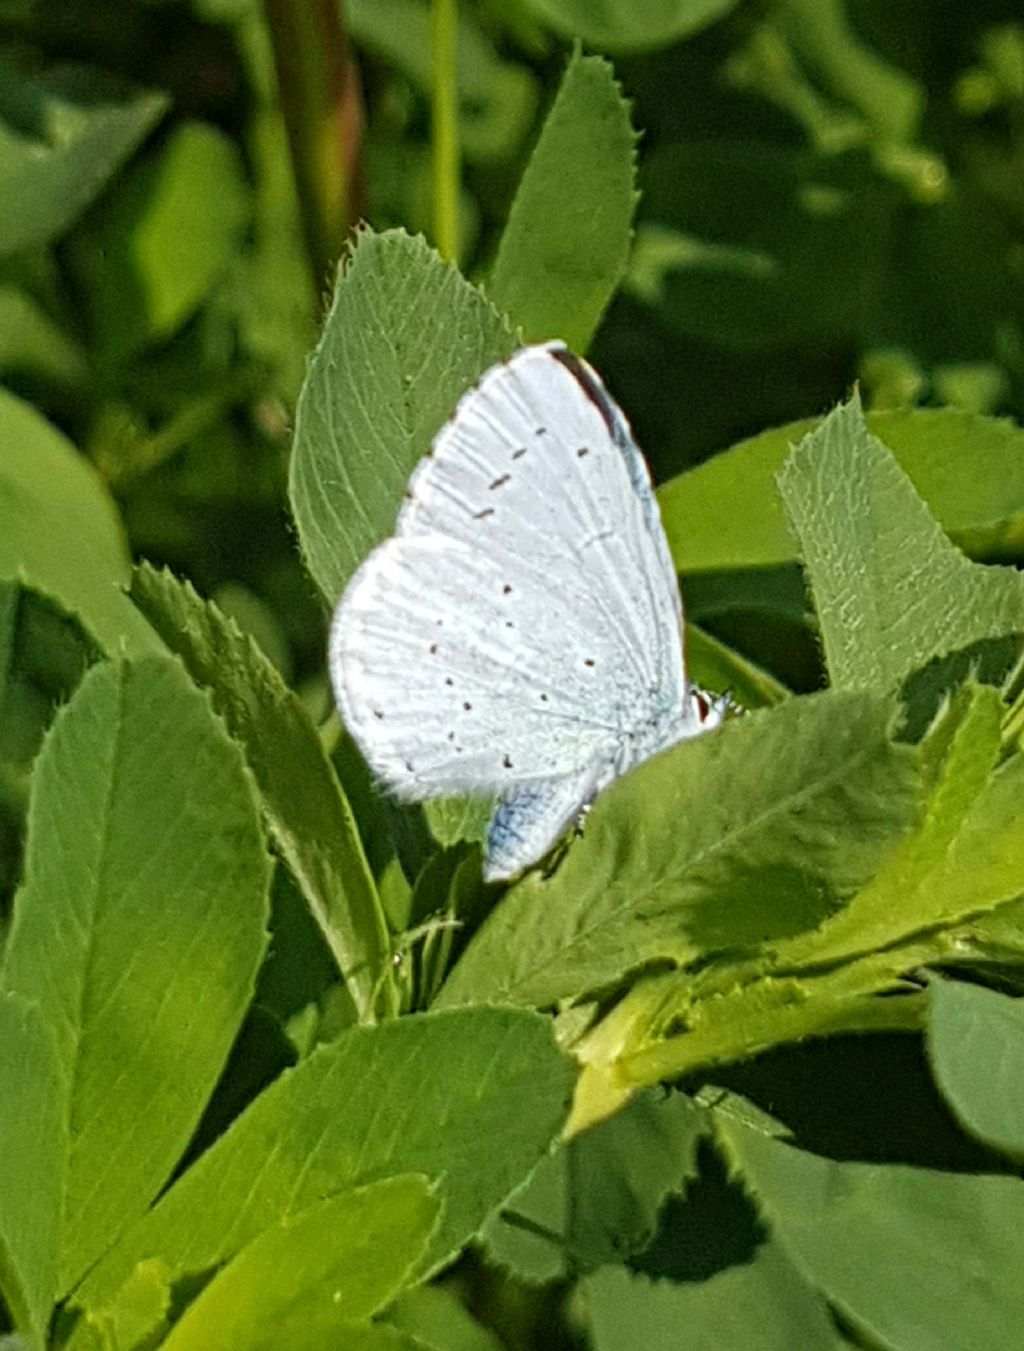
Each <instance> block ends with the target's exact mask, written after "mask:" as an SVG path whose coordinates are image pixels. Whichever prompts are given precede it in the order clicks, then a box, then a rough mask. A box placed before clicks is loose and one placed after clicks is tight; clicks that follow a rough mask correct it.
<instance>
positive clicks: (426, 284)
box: [289, 230, 516, 604]
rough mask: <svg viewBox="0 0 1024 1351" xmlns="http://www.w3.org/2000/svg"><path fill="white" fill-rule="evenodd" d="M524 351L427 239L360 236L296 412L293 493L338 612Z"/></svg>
mask: <svg viewBox="0 0 1024 1351" xmlns="http://www.w3.org/2000/svg"><path fill="white" fill-rule="evenodd" d="M515 347H516V341H515V339H514V338H513V336H512V334H511V333H510V332H509V331H508V329H507V327H506V325H505V322H504V320H503V319H502V317H501V316H500V315H499V314H498V312H497V310H495V309H494V307H493V306H492V305H491V304H490V302H489V301H487V300H486V299H485V298H484V297H483V296H482V295H481V293H480V292H479V291H477V290H476V289H475V288H474V287H472V286H470V285H469V283H468V282H466V281H464V280H463V278H462V277H461V276H460V275H459V273H458V272H457V271H456V270H455V269H454V268H453V267H451V266H450V265H449V264H447V263H445V262H443V261H442V260H441V259H440V258H439V257H438V255H437V254H436V253H434V252H433V250H431V249H429V248H428V247H427V245H426V244H425V243H424V241H423V240H422V239H418V238H417V239H413V238H411V237H410V236H408V235H406V234H404V233H402V231H399V230H392V231H388V232H387V233H385V234H382V235H375V234H372V233H370V232H366V233H364V234H362V235H360V237H359V240H358V242H357V244H356V246H355V248H354V250H353V252H352V256H351V259H350V260H349V263H348V266H347V268H346V269H345V271H344V273H343V274H342V275H341V276H340V277H339V280H338V285H337V288H336V290H335V293H334V302H333V304H332V305H331V309H330V312H329V313H328V315H327V321H326V324H325V326H324V331H323V336H322V337H321V339H320V342H319V345H318V346H317V348H316V351H315V352H314V353H313V358H312V361H311V363H310V367H309V373H308V375H307V376H306V380H305V383H304V385H303V387H302V393H301V394H300V395H299V403H298V408H297V409H296V413H295V441H294V445H293V449H292V462H291V481H290V485H289V491H290V496H291V504H292V512H293V514H294V516H295V522H296V525H297V526H298V530H299V539H300V541H301V543H302V550H303V553H304V555H305V559H306V564H307V566H308V568H309V570H310V572H311V573H312V575H313V578H314V580H315V581H316V583H317V584H318V586H319V587H320V590H321V591H322V592H323V594H324V596H325V597H326V598H327V600H328V601H330V602H331V603H332V604H333V603H334V602H336V601H337V600H338V599H339V598H340V596H341V593H342V591H343V590H344V588H345V584H346V582H347V581H348V580H349V578H350V577H351V576H352V574H353V573H354V572H355V570H356V568H357V567H358V566H359V564H360V563H361V562H362V560H363V559H364V558H365V556H366V555H367V553H369V551H370V549H372V548H373V546H374V545H375V544H379V543H380V541H381V540H382V539H385V538H386V537H387V536H388V535H390V534H391V531H392V529H393V527H394V524H395V516H396V515H397V513H398V508H399V506H400V505H401V502H402V494H403V493H404V491H405V485H406V483H407V481H408V478H409V475H410V474H411V472H412V470H413V468H414V467H415V465H416V462H417V461H418V460H419V458H420V456H421V455H423V454H424V453H425V452H426V450H427V449H428V448H429V446H430V441H431V438H432V437H433V436H434V435H435V433H436V432H437V431H439V430H440V428H441V426H442V425H443V423H444V422H445V421H446V420H447V419H448V418H449V417H450V416H451V414H452V411H453V409H454V408H455V405H456V403H457V402H458V399H459V397H460V396H461V395H462V394H464V393H465V392H466V390H467V389H468V388H469V386H470V385H471V384H472V383H473V381H474V380H475V379H476V377H477V376H478V375H480V373H481V372H482V371H483V370H485V369H486V367H487V366H489V365H491V364H492V363H493V362H495V361H500V360H502V359H503V358H505V357H508V356H510V355H511V353H512V352H513V351H514V349H515Z"/></svg>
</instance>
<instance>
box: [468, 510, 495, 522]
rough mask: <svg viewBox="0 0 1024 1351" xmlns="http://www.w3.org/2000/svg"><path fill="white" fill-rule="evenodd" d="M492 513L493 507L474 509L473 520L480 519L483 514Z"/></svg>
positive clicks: (490, 514)
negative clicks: (481, 509) (480, 509)
mask: <svg viewBox="0 0 1024 1351" xmlns="http://www.w3.org/2000/svg"><path fill="white" fill-rule="evenodd" d="M493 515H494V508H493V507H484V509H483V511H475V512H474V513H473V520H474V521H482V520H483V519H484V517H485V516H493Z"/></svg>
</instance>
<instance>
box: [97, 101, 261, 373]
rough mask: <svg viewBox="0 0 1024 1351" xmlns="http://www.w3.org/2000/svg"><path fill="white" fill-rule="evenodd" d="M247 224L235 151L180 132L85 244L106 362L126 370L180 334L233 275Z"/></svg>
mask: <svg viewBox="0 0 1024 1351" xmlns="http://www.w3.org/2000/svg"><path fill="white" fill-rule="evenodd" d="M248 218H249V200H248V190H247V187H246V184H245V179H244V175H243V170H242V164H241V160H240V157H239V155H238V151H237V149H236V147H235V145H234V144H233V143H232V141H231V140H230V139H229V138H228V137H227V136H225V135H224V134H223V132H220V131H216V130H214V128H213V127H209V126H206V125H204V124H203V123H200V122H182V123H180V124H179V125H178V126H177V127H176V128H175V129H174V131H173V133H172V134H171V136H170V137H169V138H168V140H167V142H166V144H164V145H163V146H162V147H161V148H160V151H159V152H158V154H157V155H156V157H155V158H153V159H150V160H148V161H147V162H146V163H144V164H143V165H141V166H140V167H139V168H138V169H137V170H136V171H135V172H134V173H132V174H131V175H129V176H128V177H127V178H126V179H125V180H124V181H123V182H122V183H121V184H119V186H118V188H117V189H116V190H115V191H114V192H113V193H111V195H110V196H109V198H108V199H107V200H106V201H105V202H104V203H103V206H102V208H101V210H100V212H99V215H98V219H96V220H95V221H93V222H91V224H90V228H89V230H88V231H86V232H85V233H84V234H83V235H82V236H81V237H80V238H79V239H78V240H76V247H75V252H74V256H75V260H76V262H77V264H78V267H79V271H80V274H81V277H82V282H83V286H84V288H85V292H86V297H85V298H86V303H87V306H88V309H89V312H90V314H91V317H92V324H93V332H94V337H95V340H96V342H97V343H98V345H99V348H100V351H101V352H102V354H103V355H104V356H105V357H106V358H108V359H109V360H112V361H120V360H123V359H124V358H125V357H127V356H129V355H131V354H132V353H133V352H135V351H137V350H138V349H139V348H141V347H144V346H146V345H147V344H149V343H152V342H155V341H158V340H159V339H161V338H166V337H168V336H169V335H170V334H171V333H173V332H174V331H175V330H176V329H178V328H179V327H180V326H181V324H182V323H184V321H185V320H186V319H188V318H189V316H190V315H191V314H192V313H194V311H195V310H196V309H197V308H198V307H199V305H200V304H201V303H202V301H203V300H204V299H205V297H206V295H207V294H208V293H209V291H210V289H211V288H212V286H213V285H214V283H215V282H216V281H217V280H218V279H219V278H220V277H221V276H222V274H223V273H224V270H225V268H226V266H227V264H228V262H229V261H230V259H231V258H232V256H233V255H234V253H235V252H236V251H237V249H238V247H239V244H240V243H241V239H242V234H243V232H244V230H245V228H246V224H247V222H248Z"/></svg>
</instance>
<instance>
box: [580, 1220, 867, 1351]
mask: <svg viewBox="0 0 1024 1351" xmlns="http://www.w3.org/2000/svg"><path fill="white" fill-rule="evenodd" d="M583 1290H584V1298H585V1300H586V1308H587V1312H588V1315H589V1322H590V1327H591V1332H592V1336H593V1347H594V1351H634V1348H635V1347H640V1346H642V1347H643V1348H644V1351H677V1348H678V1347H680V1346H685V1347H686V1351H750V1349H751V1348H753V1347H756V1348H757V1351H794V1348H795V1347H799V1348H800V1351H840V1349H841V1348H842V1347H844V1346H846V1345H847V1343H845V1342H843V1341H841V1340H840V1337H839V1334H838V1333H837V1332H836V1329H835V1325H834V1323H833V1322H832V1319H831V1317H830V1316H829V1312H828V1306H827V1305H826V1303H825V1301H824V1299H822V1297H821V1296H820V1295H819V1294H818V1293H817V1292H816V1291H814V1290H812V1289H811V1288H810V1287H809V1286H808V1285H807V1284H806V1282H805V1281H804V1280H803V1279H802V1278H801V1277H800V1276H799V1275H798V1273H797V1272H796V1270H795V1269H794V1267H793V1265H792V1263H791V1262H790V1261H789V1259H788V1258H787V1256H786V1254H785V1252H784V1251H783V1250H782V1249H781V1248H780V1247H779V1245H778V1244H776V1243H772V1242H770V1241H769V1242H766V1243H762V1244H761V1245H760V1246H759V1247H758V1248H757V1249H756V1251H755V1252H754V1256H753V1258H752V1259H751V1260H749V1261H747V1262H743V1263H740V1264H737V1265H735V1266H729V1267H725V1268H724V1269H723V1270H721V1271H716V1272H714V1273H713V1274H712V1275H711V1276H708V1277H706V1278H705V1279H703V1280H690V1281H673V1280H669V1279H667V1278H663V1279H661V1280H651V1279H650V1277H648V1276H644V1275H638V1274H634V1273H632V1272H630V1271H629V1270H627V1269H625V1268H623V1267H606V1268H605V1269H604V1270H603V1271H599V1272H597V1273H596V1275H593V1276H590V1277H588V1279H587V1280H586V1281H585V1282H584V1285H583Z"/></svg>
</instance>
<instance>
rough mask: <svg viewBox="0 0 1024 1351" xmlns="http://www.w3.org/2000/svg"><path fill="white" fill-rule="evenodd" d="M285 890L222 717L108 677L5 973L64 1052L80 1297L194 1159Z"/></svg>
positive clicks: (58, 760)
mask: <svg viewBox="0 0 1024 1351" xmlns="http://www.w3.org/2000/svg"><path fill="white" fill-rule="evenodd" d="M268 884H269V860H268V858H267V855H266V852H265V850H264V847H263V838H262V833H261V830H260V823H259V817H258V813H257V809H256V805H255V803H254V801H253V796H252V792H251V789H250V786H249V782H248V778H247V775H246V772H245V769H244V766H243V762H242V757H241V754H240V752H239V750H238V748H237V746H236V745H235V744H234V742H232V741H231V740H230V739H229V738H228V736H227V735H226V733H225V732H224V730H223V728H222V726H221V725H220V723H219V722H218V721H217V720H216V719H215V718H214V716H213V714H212V713H211V711H210V707H209V703H208V700H207V698H206V697H205V696H203V695H201V694H199V693H198V692H197V691H196V690H195V689H194V688H193V687H192V685H191V684H190V683H189V681H188V679H187V677H186V676H185V674H184V672H183V671H182V670H181V668H180V667H179V666H178V664H177V662H173V661H171V660H170V659H169V658H158V657H151V658H145V659H143V660H141V661H139V662H137V663H131V664H126V665H113V664H107V663H103V664H101V665H99V666H95V667H93V669H92V670H91V671H90V672H89V673H88V674H87V675H86V677H85V679H84V680H83V682H82V684H81V685H80V686H79V688H78V690H77V692H76V693H75V695H74V697H73V698H72V700H71V702H70V703H69V704H67V705H66V707H65V708H64V710H63V711H62V713H61V714H60V716H59V717H58V719H57V720H56V722H55V723H54V726H53V728H52V730H51V731H50V733H49V734H48V736H47V738H46V741H45V743H44V746H43V749H42V751H41V752H40V756H39V759H38V761H37V764H36V769H35V773H34V775H33V781H32V798H31V804H30V809H29V831H28V842H27V846H26V861H25V881H24V883H23V885H22V888H21V890H20V892H19V893H18V895H17V897H16V899H15V909H14V922H13V925H12V928H11V933H10V938H9V940H8V944H7V949H6V953H5V961H4V967H3V985H4V988H5V989H6V990H9V991H13V992H15V993H17V994H20V995H22V996H23V997H25V998H28V999H34V1000H36V1001H37V1002H38V1004H39V1007H40V1010H41V1011H42V1014H43V1017H44V1019H45V1021H46V1023H47V1024H48V1026H49V1027H50V1028H52V1030H53V1032H54V1033H55V1035H56V1038H57V1052H58V1063H59V1066H60V1076H61V1093H62V1102H61V1112H62V1116H63V1118H64V1119H65V1120H66V1121H67V1122H68V1127H69V1132H70V1134H69V1145H68V1157H67V1179H66V1185H65V1191H64V1207H63V1223H62V1233H61V1261H60V1282H59V1285H60V1290H61V1291H62V1292H64V1291H67V1290H69V1289H70V1288H71V1287H72V1286H73V1285H74V1283H75V1282H76V1280H78V1279H79V1278H80V1277H81V1275H82V1273H83V1272H84V1271H85V1270H86V1269H87V1268H88V1267H89V1266H90V1265H91V1264H92V1263H93V1262H94V1261H95V1260H96V1258H97V1257H99V1256H100V1255H101V1253H103V1252H104V1251H105V1249H106V1248H108V1247H109V1246H110V1245H111V1244H112V1243H113V1242H114V1240H115V1239H116V1238H117V1236H118V1235H119V1234H120V1233H121V1232H122V1231H123V1230H124V1228H125V1227H126V1226H127V1225H128V1224H129V1223H130V1222H131V1221H132V1220H133V1219H134V1218H135V1217H136V1216H138V1215H139V1214H141V1213H142V1211H144V1210H145V1208H146V1206H147V1205H148V1204H149V1202H150V1201H151V1200H152V1198H153V1196H154V1195H155V1193H156V1192H157V1191H158V1190H159V1188H160V1186H161V1185H162V1184H163V1183H164V1182H165V1181H166V1179H167V1177H168V1175H169V1173H170V1172H171V1169H172V1168H173V1167H174V1164H175V1163H176V1162H177V1160H178V1158H179V1157H180V1156H181V1153H182V1150H183V1149H184V1147H185V1145H186V1144H187V1143H188V1140H189V1138H190V1136H191V1134H192V1132H193V1131H194V1129H195V1127H196V1125H197V1123H198V1120H199V1116H200V1114H201V1112H202V1109H203V1107H204V1106H205V1104H206V1099H207V1098H208V1096H209V1094H210V1091H211V1089H212V1088H213V1085H214V1083H215V1081H216V1079H217V1076H218V1075H219V1073H220V1070H221V1068H222V1067H223V1064H224V1061H225V1059H226V1057H227V1054H228V1051H229V1050H230V1047H231V1043H232V1041H233V1040H234V1037H235V1034H236V1032H237V1031H238V1028H239V1025H240V1023H241V1020H242V1016H243V1014H244V1012H245V1009H246V1007H247V1005H248V1003H249V1000H250V999H251V997H252V990H253V984H254V981H255V977H256V972H257V970H258V968H259V964H260V959H261V957H262V955H263V950H264V945H265V939H266V933H265V924H266V918H267V890H268ZM197 1010H199V1011H201V1014H197Z"/></svg>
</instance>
